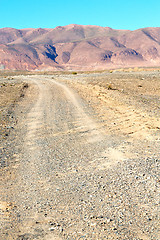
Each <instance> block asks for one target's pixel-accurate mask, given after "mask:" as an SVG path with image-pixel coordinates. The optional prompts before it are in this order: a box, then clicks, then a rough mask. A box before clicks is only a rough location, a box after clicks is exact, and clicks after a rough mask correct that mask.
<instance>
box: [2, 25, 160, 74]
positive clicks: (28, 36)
mask: <svg viewBox="0 0 160 240" xmlns="http://www.w3.org/2000/svg"><path fill="white" fill-rule="evenodd" d="M129 66H146V67H148V66H160V28H143V29H138V30H135V31H129V30H114V29H112V28H109V27H99V26H83V25H76V24H71V25H68V26H64V27H61V26H59V27H56V28H54V29H42V28H38V29H20V30H17V29H13V28H2V29H0V69H16V70H36V69H37V70H60V69H64V70H96V69H107V68H116V67H129Z"/></svg>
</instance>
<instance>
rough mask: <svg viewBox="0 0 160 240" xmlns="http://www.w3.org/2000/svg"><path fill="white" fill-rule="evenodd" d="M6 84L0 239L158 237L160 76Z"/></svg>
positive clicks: (17, 79) (87, 76) (24, 79)
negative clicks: (5, 129) (8, 115)
mask: <svg viewBox="0 0 160 240" xmlns="http://www.w3.org/2000/svg"><path fill="white" fill-rule="evenodd" d="M12 78H14V79H12ZM0 84H1V86H2V87H1V88H0V93H1V96H2V98H1V101H0V104H1V113H2V116H3V119H4V120H5V119H7V118H5V116H7V114H8V110H10V113H9V114H10V116H13V118H12V117H11V118H9V119H7V120H5V121H6V123H5V122H3V129H4V125H5V126H8V127H9V129H10V131H9V132H7V133H8V135H6V136H5V137H4V138H2V139H1V169H0V171H1V188H0V196H1V197H0V213H1V215H0V217H1V218H0V224H1V237H0V239H2V240H10V239H16V240H22V239H29V240H34V239H46V240H47V239H48V240H50V239H81V238H83V239H87V240H88V239H95V240H96V239H112V240H114V239H123V240H124V239H126V240H128V239H135V240H140V239H148V240H150V239H155V240H158V239H159V232H158V228H159V222H158V219H159V214H158V201H159V197H158V185H159V182H160V180H159V176H158V172H159V157H160V155H159V147H160V144H159V140H160V138H159V129H160V121H159V113H160V109H159V106H160V104H159V103H160V76H159V72H158V71H154V72H153V71H152V72H149V71H148V72H134V73H133V72H132V73H129V72H113V73H109V72H103V73H83V74H76V75H73V74H65V75H64V74H54V75H28V76H24V75H19V76H13V77H11V76H10V77H9V79H6V78H4V77H1V80H0ZM6 96H7V97H6ZM13 125H14V127H13V128H11V126H13Z"/></svg>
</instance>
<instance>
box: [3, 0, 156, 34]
mask: <svg viewBox="0 0 160 240" xmlns="http://www.w3.org/2000/svg"><path fill="white" fill-rule="evenodd" d="M0 10H1V11H0V28H3V27H13V28H18V29H21V28H38V27H42V28H45V27H46V28H54V27H56V26H64V25H68V24H84V25H99V26H103V27H105V26H107V27H111V28H114V29H130V30H135V29H138V28H143V27H160V0H132V1H131V0H80V1H79V0H77V1H76V0H58V1H54V0H53V1H49V0H45V1H43V0H27V1H26V0H3V1H2V0H0Z"/></svg>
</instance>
